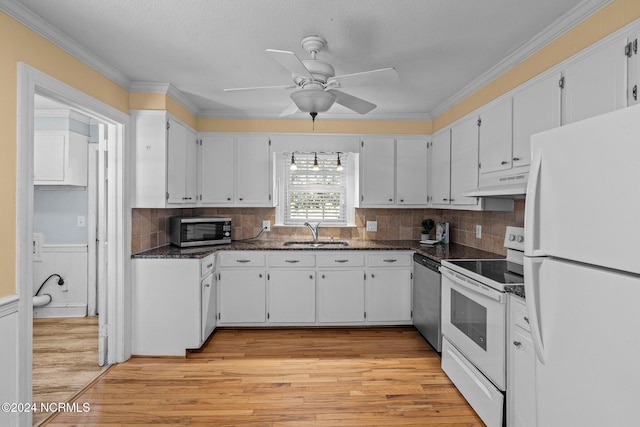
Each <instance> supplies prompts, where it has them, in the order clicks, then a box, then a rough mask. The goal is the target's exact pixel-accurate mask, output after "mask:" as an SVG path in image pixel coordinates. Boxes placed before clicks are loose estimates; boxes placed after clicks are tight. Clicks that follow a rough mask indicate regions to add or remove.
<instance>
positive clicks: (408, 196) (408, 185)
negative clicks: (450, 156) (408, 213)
mask: <svg viewBox="0 0 640 427" xmlns="http://www.w3.org/2000/svg"><path fill="white" fill-rule="evenodd" d="M396 201H397V204H399V205H426V204H427V140H426V139H402V138H400V139H398V140H397V141H396Z"/></svg>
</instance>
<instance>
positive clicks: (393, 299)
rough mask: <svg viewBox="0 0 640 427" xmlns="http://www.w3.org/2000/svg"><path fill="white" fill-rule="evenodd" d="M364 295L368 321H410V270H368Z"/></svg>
mask: <svg viewBox="0 0 640 427" xmlns="http://www.w3.org/2000/svg"><path fill="white" fill-rule="evenodd" d="M365 296H366V302H367V304H366V306H367V320H368V321H371V322H411V270H409V269H406V270H405V269H387V270H375V271H371V270H370V271H369V272H368V274H367V280H366V289H365Z"/></svg>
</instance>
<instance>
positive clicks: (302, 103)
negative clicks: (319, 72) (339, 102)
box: [291, 89, 337, 113]
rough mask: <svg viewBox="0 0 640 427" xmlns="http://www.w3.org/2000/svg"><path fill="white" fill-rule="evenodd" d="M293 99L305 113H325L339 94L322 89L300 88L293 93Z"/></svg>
mask: <svg viewBox="0 0 640 427" xmlns="http://www.w3.org/2000/svg"><path fill="white" fill-rule="evenodd" d="M291 99H292V100H293V102H294V103H295V104H296V106H297V107H298V110H300V111H302V112H303V113H324V112H325V111H327V110H328V109H329V108H331V106H332V105H333V103H334V102H336V99H337V96H335V95H334V94H333V93H331V92H327V91H325V90H322V89H300V90H297V91H295V92H293V93H292V94H291Z"/></svg>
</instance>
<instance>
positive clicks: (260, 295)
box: [218, 268, 267, 325]
mask: <svg viewBox="0 0 640 427" xmlns="http://www.w3.org/2000/svg"><path fill="white" fill-rule="evenodd" d="M218 290H219V292H220V311H219V317H218V321H219V323H220V324H221V325H224V324H229V323H232V324H237V323H264V322H266V320H267V309H266V277H265V271H264V268H262V269H258V268H247V269H242V268H238V269H236V270H232V269H224V270H222V271H220V273H218Z"/></svg>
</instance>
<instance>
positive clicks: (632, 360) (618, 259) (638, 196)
mask: <svg viewBox="0 0 640 427" xmlns="http://www.w3.org/2000/svg"><path fill="white" fill-rule="evenodd" d="M531 149H532V154H533V157H532V164H531V171H530V175H529V182H528V188H527V196H526V206H525V257H524V262H523V263H524V282H525V291H526V301H527V306H528V311H529V319H530V324H531V331H532V337H533V341H534V348H535V351H536V366H535V378H536V379H535V381H536V382H535V387H536V402H535V404H536V415H537V425H538V426H541V427H553V426H562V427H565V426H581V427H585V426H594V427H596V426H597V427H601V426H616V427H622V426H638V425H640V106H634V107H629V108H625V109H622V110H618V111H615V112H613V113H609V114H605V115H602V116H598V117H595V118H591V119H588V120H584V121H581V122H577V123H573V124H570V125H567V126H563V127H559V128H556V129H553V130H550V131H547V132H543V133H540V134H536V135H534V136H532V138H531Z"/></svg>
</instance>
